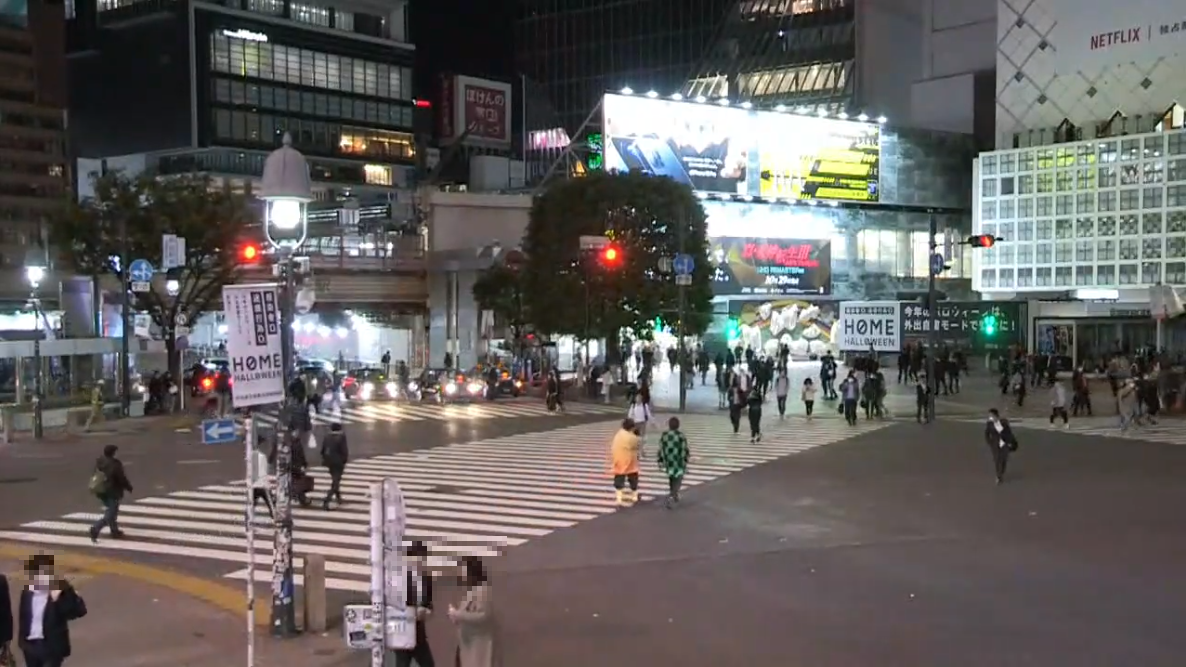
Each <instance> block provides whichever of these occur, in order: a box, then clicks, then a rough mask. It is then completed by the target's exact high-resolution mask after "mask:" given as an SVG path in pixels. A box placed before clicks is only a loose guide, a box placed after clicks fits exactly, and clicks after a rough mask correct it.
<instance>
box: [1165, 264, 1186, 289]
mask: <svg viewBox="0 0 1186 667" xmlns="http://www.w3.org/2000/svg"><path fill="white" fill-rule="evenodd" d="M1165 282H1166V283H1168V284H1170V285H1183V284H1186V262H1166V265H1165Z"/></svg>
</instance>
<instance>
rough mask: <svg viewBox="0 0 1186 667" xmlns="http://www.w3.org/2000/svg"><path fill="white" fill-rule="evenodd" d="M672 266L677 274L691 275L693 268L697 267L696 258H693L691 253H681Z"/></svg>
mask: <svg viewBox="0 0 1186 667" xmlns="http://www.w3.org/2000/svg"><path fill="white" fill-rule="evenodd" d="M671 266H672V268H673V269H675V273H676V275H679V276H690V275H692V270H693V269H695V268H696V260H694V259H692V256H691V255H685V254H679V255H676V256H675V259H674V260H672V262H671Z"/></svg>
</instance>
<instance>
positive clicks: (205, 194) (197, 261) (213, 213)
mask: <svg viewBox="0 0 1186 667" xmlns="http://www.w3.org/2000/svg"><path fill="white" fill-rule="evenodd" d="M257 221H258V215H257V214H256V212H255V211H253V210H252V209H251V207H250V206H249V205H248V203H247V200H246V198H245V197H243V196H241V195H238V194H235V193H233V192H231V190H230V189H229V188H227V187H218V186H216V185H215V184H214V183H213V182H212V181H211V180H210V179H209V178H204V177H170V178H157V177H155V176H154V175H151V174H143V175H140V176H137V177H130V176H125V175H124V174H122V173H120V172H111V173H108V174H106V175H104V176H101V177H98V178H95V179H94V196H93V197H91V198H89V199H86V200H84V201H81V202H77V203H72V204H71V205H70V206H69V207H68V208H67V210H66V211H65V212H64V213H63V214H62V215H61V216H59V217H57V218H55V219H53V220H52V221H51V222H50V242H51V243H52V244H53V245H54V247H55V248H56V249H57V250H58V252H59V253H60V255H61V258H62V259H63V260H64V261H65V262H66V263H67V264H68V265H69V266H70V267H71V268H72V269H73V270H74V271H76V272H78V273H80V274H83V275H88V276H91V277H93V278H95V280H96V283H98V282H99V280H101V279H102V277H103V276H107V275H111V276H114V277H115V278H116V280H118V281H121V283H120V284H125V285H126V284H127V283H126V280H127V277H126V276H125V275H124V272H125V271H126V270H127V268H128V267H126V266H120V265H119V261H118V260H119V257H120V254H121V251H126V252H127V257H128V261H129V263H130V262H131V261H132V260H134V259H137V258H144V259H148V260H149V261H150V262H152V263H153V265H154V266H157V267H158V268H159V264H160V261H159V260H160V258H161V253H162V247H161V237H162V235H164V234H174V235H176V236H179V237H182V238H184V239H185V243H186V255H185V265H184V266H182V267H180V268H178V269H176V270H174V271H172V272H170V274H169V278H170V279H173V280H177V281H178V287H179V289H178V292H177V296H175V297H172V296H169V295H168V294H167V293H166V291H165V281H163V280H157V281H154V282H153V283H152V288H151V290H150V291H148V292H144V293H133V294H132V301H131V306H132V309H133V310H134V311H138V312H143V313H147V314H148V315H150V316H151V317H152V321H153V322H154V323H155V324H156V325H157V326H158V327H160V330H161V331H162V332H163V334H164V339H165V349H166V350H167V351H168V353H169V368H170V370H171V371H172V372H173V373H174V376H176V375H177V374H178V371H179V369H178V368H177V366H178V364H179V357H178V355H177V349H176V340H175V338H174V335H173V332H174V323H175V322H176V321H177V318H178V315H182V316H184V318H185V320H186V321H187V322H194V321H196V320H197V319H198V318H199V317H201V316H202V315H204V314H205V313H208V312H210V311H211V310H218V309H221V305H222V286H223V285H226V284H228V283H232V282H234V281H235V279H236V277H237V275H238V272H239V263H238V253H237V245H238V244H239V242H240V241H242V240H243V239H244V235H245V232H246V230H247V229H248V227H249V226H250V225H252V224H253V223H255V222H257ZM125 238H126V240H125Z"/></svg>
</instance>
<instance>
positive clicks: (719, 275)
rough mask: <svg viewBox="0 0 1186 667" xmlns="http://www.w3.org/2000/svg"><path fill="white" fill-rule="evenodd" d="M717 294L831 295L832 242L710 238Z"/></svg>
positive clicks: (710, 259)
mask: <svg viewBox="0 0 1186 667" xmlns="http://www.w3.org/2000/svg"><path fill="white" fill-rule="evenodd" d="M708 244H709V261H710V262H711V263H712V264H713V265H714V266H715V270H714V271H713V276H712V281H713V286H712V291H713V294H715V295H717V296H737V295H786V294H829V293H831V291H832V252H831V246H830V244H829V243H828V241H824V240H809V241H805V240H799V239H762V238H744V237H735V236H718V237H713V238H709V240H708Z"/></svg>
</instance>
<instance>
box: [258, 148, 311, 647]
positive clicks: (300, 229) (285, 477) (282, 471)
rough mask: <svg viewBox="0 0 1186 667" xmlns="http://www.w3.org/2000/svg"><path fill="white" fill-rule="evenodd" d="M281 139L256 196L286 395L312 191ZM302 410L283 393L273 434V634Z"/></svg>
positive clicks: (288, 587)
mask: <svg viewBox="0 0 1186 667" xmlns="http://www.w3.org/2000/svg"><path fill="white" fill-rule="evenodd" d="M283 143H284V145H283V146H281V147H280V148H278V149H276V150H275V151H273V152H272V154H271V155H269V156H268V159H267V160H266V161H265V162H264V173H263V182H262V184H261V185H260V194H259V197H260V199H262V200H263V202H264V206H265V211H264V229H265V231H266V233H267V237H268V242H269V243H271V244H272V247H273V248H275V249H276V252H277V254H278V255H279V260H278V261H277V264H276V267H275V270H276V273H277V276H278V277H280V278H282V280H283V282H282V283H281V286H282V287H281V289H282V293H281V297H280V322H281V327H280V331H281V333H280V340H281V350H282V353H281V357H282V363H283V364H284V375H283V377H284V382H285V391H286V394H287V386H288V382H289V376H290V375H291V374H292V371H293V339H292V324H293V312H294V309H295V304H294V303H293V301H294V299H295V297H296V286H295V281H296V276H295V273H296V261H295V259H294V256H295V253H296V251H297V249H298V248H300V246H301V244H303V243H304V242H305V237H306V236H307V234H308V228H309V222H308V217H307V216H306V210H305V208H306V205H307V204H308V203H309V202H311V201H313V191H312V185H311V184H310V182H309V163H308V162H307V161H306V160H305V156H303V155H301V154H300V152H298V151H297V150H296V149H294V148H293V147H292V137H291V136H290V135H289V134H288V133H287V132H286V133H285V134H284V142H283ZM301 409H304V410H308V407H307V406H306V405H305V404H304V403H303V402H301V405H299V406H298V405H296V401H295V400H294V397H293V396H291V395H286V398H285V402H284V404H282V405H281V413H282V414H284V415H285V416H286V420H285V421H286V422H287V426H288V428H287V433H283V434H281V433H280V432H279V431H280V429H277V438H276V440H277V442H276V529H275V530H274V531H273V533H272V535H273V544H272V634H273V636H276V637H294V636H296V635H297V628H296V608H295V604H294V595H293V587H294V584H293V565H292V447H293V440H294V439H295V437H296V435H297V433H298V431H299V430H300V428H301V427H303V421H304V419H302V417H305V418H307V417H308V413H305V415H301V414H300V410H301ZM298 446H299V445H298Z"/></svg>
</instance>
